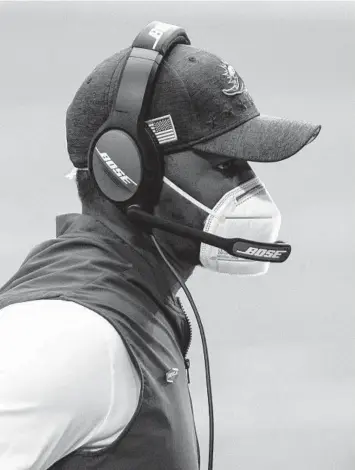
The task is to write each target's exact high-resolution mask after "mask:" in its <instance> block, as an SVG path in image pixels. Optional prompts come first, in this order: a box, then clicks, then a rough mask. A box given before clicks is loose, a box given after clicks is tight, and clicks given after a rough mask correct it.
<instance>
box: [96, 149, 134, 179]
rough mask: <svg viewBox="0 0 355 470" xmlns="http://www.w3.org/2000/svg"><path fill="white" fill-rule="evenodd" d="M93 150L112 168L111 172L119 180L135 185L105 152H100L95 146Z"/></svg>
mask: <svg viewBox="0 0 355 470" xmlns="http://www.w3.org/2000/svg"><path fill="white" fill-rule="evenodd" d="M95 150H96V151H97V153H98V154H99V155H100V158H101V160H102V161H103V162H105V163H106V165H107V166H108V167H109V168H110V169H111V170H112V172H113V173H114V174H115V175H116V176H118V177H119V179H120V180H121V181H123V183H124V184H130V183H131V184H134V185H135V186H137V183H135V182H134V181H133V180H132V179H131V178H130V177H129V176H127V175H126V174H125V173H124V172H123V171H122V170H121V169H120V168H118V166H117V165H116V163H115V162H114V161H112V160H111V158H110V157H109V156H108V155H107V153H106V152H103V153H101V152H100V151H99V149H98V148H97V147H95Z"/></svg>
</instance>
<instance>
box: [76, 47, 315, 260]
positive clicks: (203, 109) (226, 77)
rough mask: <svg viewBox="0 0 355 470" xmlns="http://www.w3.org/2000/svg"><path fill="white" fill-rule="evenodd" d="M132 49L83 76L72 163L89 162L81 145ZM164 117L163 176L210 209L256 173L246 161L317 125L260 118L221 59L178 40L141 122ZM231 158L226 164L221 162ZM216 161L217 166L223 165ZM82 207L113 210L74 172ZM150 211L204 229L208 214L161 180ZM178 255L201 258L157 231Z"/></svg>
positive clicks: (294, 144)
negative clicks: (170, 133)
mask: <svg viewBox="0 0 355 470" xmlns="http://www.w3.org/2000/svg"><path fill="white" fill-rule="evenodd" d="M129 52H130V49H126V50H124V51H121V52H120V53H118V54H115V55H113V56H112V57H110V58H109V59H107V60H105V61H103V62H102V63H101V64H100V65H98V66H97V67H96V69H95V70H94V71H93V72H92V73H91V74H90V75H89V76H88V77H87V79H86V80H85V81H84V83H83V84H82V86H81V87H80V89H79V90H78V92H77V94H76V96H75V97H74V100H73V102H72V104H71V105H70V107H69V109H68V112H67V141H68V151H69V155H70V157H71V160H72V162H73V164H74V166H76V167H79V168H85V167H87V151H88V148H89V145H90V141H91V139H92V137H93V135H94V134H95V132H96V131H97V130H98V128H99V127H100V126H101V125H102V124H103V123H104V121H105V120H106V119H107V117H108V115H109V113H110V110H111V106H112V103H113V101H114V99H115V96H116V93H117V86H118V79H119V76H120V73H121V71H122V64H123V63H124V59H125V58H126V57H127V54H129ZM165 115H170V116H171V117H172V120H173V122H174V125H175V129H176V133H177V140H175V141H173V142H169V143H168V144H167V145H164V148H163V150H164V154H165V156H164V159H165V176H166V177H167V178H168V179H169V180H171V181H172V182H173V183H175V184H176V185H177V186H178V187H180V188H181V189H182V190H183V191H185V192H186V193H187V194H189V195H191V196H192V197H194V198H195V199H196V200H198V201H200V202H202V203H203V204H204V205H205V206H207V207H210V208H213V207H214V205H215V204H216V202H217V201H218V200H220V198H221V197H222V196H223V195H224V194H225V193H227V192H228V191H230V190H231V189H233V188H235V187H236V186H239V185H240V184H241V183H243V182H245V181H247V180H250V179H251V178H253V177H254V176H255V175H254V173H253V171H252V169H251V168H250V166H249V164H248V161H279V160H282V159H285V158H288V157H290V156H291V155H293V154H294V153H296V152H297V151H298V150H300V149H301V148H302V147H303V146H304V145H306V144H307V143H308V142H309V141H311V140H312V139H313V138H314V137H315V136H316V135H317V134H318V132H319V130H320V126H314V125H312V124H309V123H304V122H295V121H288V120H283V119H278V118H270V117H267V116H260V114H259V111H258V110H257V108H256V107H255V105H254V103H253V100H252V98H251V96H250V95H249V93H248V91H247V89H246V87H245V84H244V82H243V80H242V79H241V77H240V76H239V75H238V74H237V73H236V71H235V69H234V68H233V67H232V66H230V65H228V64H227V63H225V62H224V61H222V60H221V59H220V58H219V57H217V56H215V55H213V54H210V53H208V52H206V51H203V50H200V49H196V48H194V47H192V46H188V45H177V46H175V47H174V48H173V50H172V51H171V52H170V54H169V56H168V57H167V58H166V60H164V62H163V64H162V65H161V68H160V71H159V74H158V77H157V81H156V85H155V90H154V93H153V96H152V101H151V106H150V109H149V113H148V116H147V117H146V118H147V119H146V120H151V119H154V118H157V117H160V116H165ZM226 162H228V164H231V166H230V167H229V168H228V169H223V165H225V164H226ZM221 165H222V166H221ZM77 183H78V189H79V195H80V198H81V200H82V202H83V210H84V211H85V212H99V213H105V214H108V213H109V212H110V213H111V214H113V213H115V212H117V214H118V212H119V211H118V210H117V209H116V208H115V207H114V206H113V205H112V204H111V203H109V202H108V201H107V200H105V199H104V198H103V197H102V196H101V195H100V194H99V192H98V191H97V189H96V187H95V184H94V183H93V181H92V179H91V177H90V175H88V173H87V172H85V171H78V174H77ZM155 213H156V214H157V215H161V216H163V217H164V218H167V219H172V220H174V221H176V222H180V223H182V224H183V225H187V226H192V227H194V228H198V229H202V228H203V226H204V222H205V220H206V213H204V212H203V211H201V209H199V208H198V207H196V206H194V205H193V204H191V203H190V202H189V201H187V200H186V199H184V198H183V197H181V195H179V194H178V193H176V192H175V191H174V190H173V189H171V188H170V187H169V186H167V185H165V184H164V185H163V188H162V192H161V195H160V200H159V204H158V205H157V206H156V207H155ZM159 237H160V238H164V243H165V245H168V247H169V248H170V249H172V250H173V252H174V253H175V255H177V257H178V259H180V260H184V261H186V262H188V263H192V264H194V265H196V264H199V243H198V242H192V241H188V240H185V239H182V238H181V237H177V236H175V235H168V234H161V233H159Z"/></svg>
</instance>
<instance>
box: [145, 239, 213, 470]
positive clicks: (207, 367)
mask: <svg viewBox="0 0 355 470" xmlns="http://www.w3.org/2000/svg"><path fill="white" fill-rule="evenodd" d="M150 236H151V239H152V240H153V242H154V244H155V246H156V248H157V250H158V252H159V254H160V256H161V257H162V258H163V260H164V261H165V263H166V264H167V266H168V267H169V269H170V270H171V272H172V273H173V274H174V276H175V277H176V279H177V280H178V282H179V284H180V285H181V287H182V289H183V291H184V292H185V295H186V297H187V298H188V301H189V302H190V304H191V307H192V309H193V311H194V314H195V317H196V320H197V324H198V327H199V330H200V335H201V340H202V349H203V355H204V359H205V370H206V386H207V399H208V411H209V427H210V436H209V452H208V470H212V469H213V445H214V419H213V399H212V386H211V373H210V361H209V358H208V348H207V341H206V335H205V331H204V328H203V324H202V321H201V318H200V315H199V313H198V310H197V307H196V305H195V302H194V300H193V298H192V295H191V293H190V291H189V289H188V288H187V287H186V285H185V283H184V281H183V280H182V279H181V278H180V276H179V274H178V273H177V272H176V270H175V268H174V267H173V266H172V265H171V263H170V262H169V261H168V259H167V258H166V256H165V255H164V253H163V251H162V249H161V248H160V246H159V244H158V242H157V241H156V239H155V237H154V235H153V234H151V235H150Z"/></svg>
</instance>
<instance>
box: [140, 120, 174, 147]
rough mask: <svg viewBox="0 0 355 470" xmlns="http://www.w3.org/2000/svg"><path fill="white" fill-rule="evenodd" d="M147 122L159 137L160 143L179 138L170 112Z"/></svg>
mask: <svg viewBox="0 0 355 470" xmlns="http://www.w3.org/2000/svg"><path fill="white" fill-rule="evenodd" d="M146 123H147V124H148V126H149V127H150V128H151V130H152V131H153V133H154V135H155V137H156V138H157V139H158V142H159V144H166V143H168V142H175V141H176V140H178V138H177V135H176V131H175V126H174V123H173V120H172V118H171V116H170V114H167V115H166V116H161V117H158V118H155V119H151V120H150V121H146Z"/></svg>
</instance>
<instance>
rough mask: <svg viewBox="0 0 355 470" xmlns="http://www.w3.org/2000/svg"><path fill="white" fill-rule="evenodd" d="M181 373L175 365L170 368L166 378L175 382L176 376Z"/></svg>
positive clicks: (170, 381) (169, 381) (170, 382)
mask: <svg viewBox="0 0 355 470" xmlns="http://www.w3.org/2000/svg"><path fill="white" fill-rule="evenodd" d="M178 374H179V369H177V368H176V367H173V368H172V369H170V370H168V372H167V373H166V374H165V380H166V381H167V382H168V383H169V384H172V383H174V380H175V378H176V377H177V376H178Z"/></svg>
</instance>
